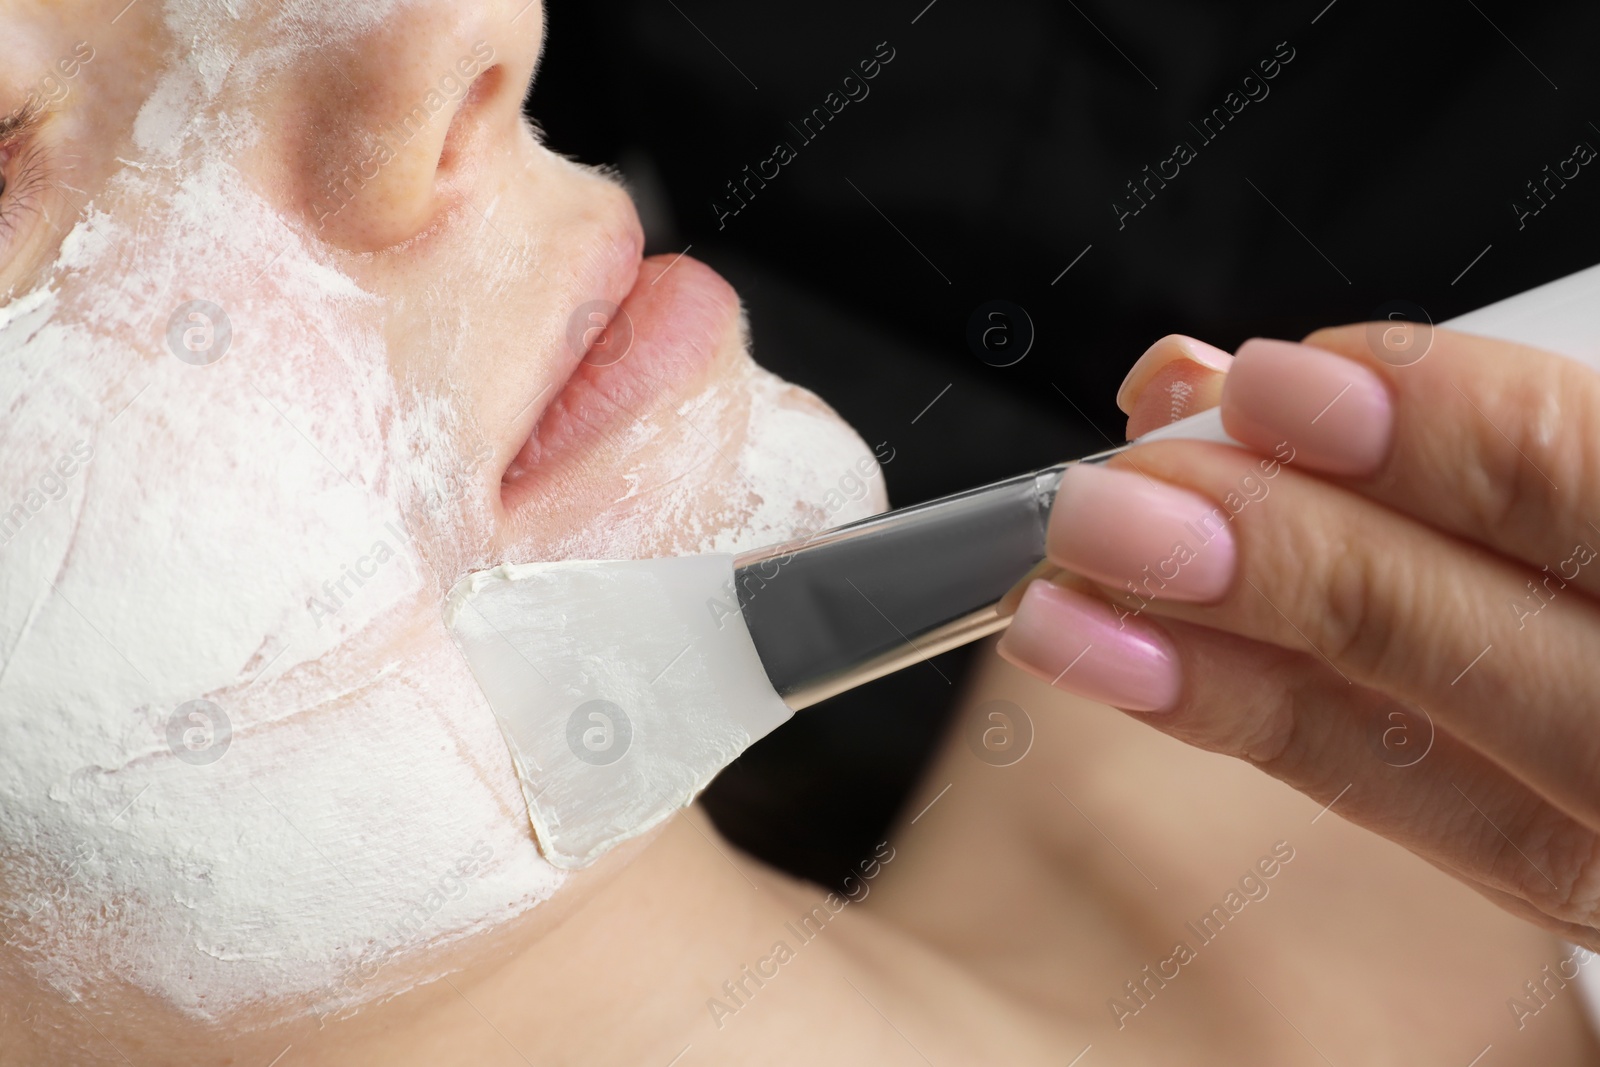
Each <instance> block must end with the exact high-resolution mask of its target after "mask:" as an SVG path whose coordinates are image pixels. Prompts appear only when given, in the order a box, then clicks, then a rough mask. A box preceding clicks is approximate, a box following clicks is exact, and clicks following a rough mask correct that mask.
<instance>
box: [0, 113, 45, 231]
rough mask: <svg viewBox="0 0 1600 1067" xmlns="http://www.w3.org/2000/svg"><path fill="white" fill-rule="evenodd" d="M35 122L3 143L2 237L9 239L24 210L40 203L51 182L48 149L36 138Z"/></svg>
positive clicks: (0, 151)
mask: <svg viewBox="0 0 1600 1067" xmlns="http://www.w3.org/2000/svg"><path fill="white" fill-rule="evenodd" d="M34 128H35V124H34V123H32V122H30V123H27V124H26V125H24V126H23V127H22V128H20V129H14V130H13V131H12V134H11V136H10V137H9V138H8V139H7V140H6V141H5V142H4V143H0V240H9V239H10V238H11V237H12V236H13V235H14V233H15V231H16V228H17V224H18V223H19V222H20V221H21V220H22V216H23V215H24V213H26V212H28V211H30V210H33V209H34V208H36V207H37V206H38V197H37V194H38V192H39V191H40V190H41V189H42V188H43V187H44V186H45V185H46V184H47V179H46V173H45V166H44V164H45V160H44V152H43V150H42V149H41V148H40V146H39V145H38V143H37V142H36V141H35V140H34V138H33V136H32V133H33V130H34Z"/></svg>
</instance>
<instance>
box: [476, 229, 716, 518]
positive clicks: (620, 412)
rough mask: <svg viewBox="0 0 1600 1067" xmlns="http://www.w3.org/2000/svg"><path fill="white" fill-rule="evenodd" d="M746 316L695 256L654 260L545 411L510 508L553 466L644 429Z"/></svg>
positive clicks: (510, 480) (516, 466)
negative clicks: (618, 431)
mask: <svg viewBox="0 0 1600 1067" xmlns="http://www.w3.org/2000/svg"><path fill="white" fill-rule="evenodd" d="M738 316H739V298H738V295H737V294H736V293H735V292H734V290H733V288H732V286H730V285H729V284H728V283H727V282H726V281H725V280H723V278H722V276H721V275H720V274H718V273H717V272H716V271H714V270H712V269H711V268H710V267H708V266H706V265H705V264H704V263H701V262H700V261H699V260H695V259H690V258H689V257H688V256H676V257H670V256H655V257H652V258H649V259H646V260H645V261H644V262H643V264H642V265H641V266H640V268H639V277H638V281H636V282H635V283H634V286H633V290H632V292H630V293H629V294H628V295H627V296H626V297H624V298H623V301H622V305H621V309H620V311H619V312H618V313H617V314H616V315H615V316H614V317H613V318H612V320H611V322H610V324H609V325H608V326H607V328H606V333H605V334H604V335H602V336H601V337H600V338H598V340H599V342H600V343H598V344H594V345H593V346H592V347H591V348H590V349H589V351H588V354H587V355H585V356H584V359H583V361H582V362H581V363H579V364H578V366H577V369H576V370H574V371H573V373H572V376H571V377H570V378H568V379H567V381H566V383H565V384H564V385H563V386H562V387H561V391H560V392H559V393H557V394H556V396H555V397H554V398H553V399H552V400H551V401H550V402H549V403H548V404H547V405H545V408H544V410H543V412H542V413H541V414H540V416H539V419H538V422H536V423H535V424H534V428H533V432H532V434H530V435H529V437H528V440H527V442H526V443H525V444H524V445H523V446H522V450H521V451H520V452H518V453H517V456H516V458H515V459H513V460H512V461H511V465H510V467H509V468H508V469H507V470H506V473H505V476H504V479H503V485H502V492H503V495H504V496H505V498H506V504H507V506H514V503H515V501H514V500H513V499H512V498H513V497H514V496H515V497H519V498H520V497H523V496H525V495H526V494H528V493H531V492H532V491H533V486H534V483H536V482H537V481H538V480H539V478H540V476H541V474H543V473H544V472H546V471H548V470H549V468H550V467H551V466H553V465H557V464H559V463H560V461H561V460H562V459H565V458H568V457H570V456H574V455H581V454H582V453H583V452H584V450H585V449H586V448H587V447H591V446H593V445H594V444H596V443H598V442H599V441H600V440H602V439H604V438H605V437H606V436H607V435H608V432H609V431H610V429H611V427H612V426H613V425H615V424H617V423H619V422H620V423H632V422H636V421H638V418H639V415H638V413H639V412H640V411H641V410H643V409H646V408H647V407H648V406H649V405H650V402H651V401H652V400H655V399H656V398H658V397H661V396H663V395H674V394H676V393H677V392H678V391H680V390H681V389H682V387H683V386H684V385H685V384H686V383H688V382H690V381H692V380H693V379H694V378H695V377H697V376H699V375H701V374H703V373H704V372H705V370H706V369H707V368H708V367H709V366H710V365H711V363H712V361H713V360H714V359H715V358H716V353H717V351H718V350H719V349H720V348H721V347H722V345H723V343H724V342H725V340H726V338H727V337H728V334H729V332H730V331H732V330H734V329H735V328H736V326H737V323H738ZM597 321H599V320H597ZM577 328H578V329H582V326H581V324H580V326H579V327H577Z"/></svg>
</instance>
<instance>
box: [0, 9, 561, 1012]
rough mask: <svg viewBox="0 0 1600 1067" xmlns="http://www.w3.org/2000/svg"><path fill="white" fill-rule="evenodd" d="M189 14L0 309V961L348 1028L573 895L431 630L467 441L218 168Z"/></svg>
mask: <svg viewBox="0 0 1600 1067" xmlns="http://www.w3.org/2000/svg"><path fill="white" fill-rule="evenodd" d="M168 17H169V18H171V19H173V20H175V21H177V22H181V23H183V28H184V30H185V36H186V37H188V38H191V39H193V40H195V41H196V43H197V45H198V47H196V49H195V50H194V52H193V53H190V54H189V55H188V56H187V57H186V58H185V59H184V60H180V61H178V62H176V63H175V65H174V66H173V67H172V68H171V69H170V70H169V71H168V73H166V74H165V76H164V77H163V78H162V80H161V81H160V83H159V85H158V87H157V88H156V90H155V92H154V94H153V95H152V97H151V98H150V100H149V101H148V102H147V103H146V104H145V106H144V108H143V109H142V111H141V112H140V114H139V118H138V123H137V125H136V127H135V131H134V142H135V147H136V149H137V155H136V158H135V159H134V160H133V161H132V163H131V165H129V166H127V167H125V168H124V169H123V170H121V171H120V172H119V173H118V174H117V175H116V176H115V177H114V178H113V179H112V180H111V181H110V183H109V184H108V186H107V187H106V188H105V189H104V190H103V191H102V192H101V194H100V195H99V196H97V198H96V202H95V203H94V204H92V205H91V206H90V207H89V209H88V211H87V213H86V214H85V216H84V217H82V218H81V219H80V220H79V221H78V223H77V225H76V226H75V227H74V228H73V229H72V230H71V232H70V233H69V234H68V235H67V237H66V238H65V240H64V242H63V245H62V248H61V251H60V254H59V258H58V260H57V262H56V263H55V264H54V265H53V268H52V269H51V271H50V281H49V282H47V283H46V284H45V285H44V286H43V287H41V288H40V289H38V290H36V291H34V292H32V293H29V294H26V295H23V296H21V297H19V298H17V299H16V300H14V301H13V302H12V303H11V304H10V305H9V306H8V307H7V308H5V309H3V310H0V397H3V398H4V401H3V402H4V404H5V412H6V413H5V417H4V419H3V421H0V457H3V462H0V908H3V909H4V911H3V912H0V921H3V922H4V934H5V936H4V938H3V939H0V940H3V941H4V942H5V944H6V947H5V948H4V949H3V950H0V967H3V968H4V969H6V970H7V971H11V972H13V973H14V974H18V975H20V976H21V977H22V979H23V980H24V981H25V982H32V983H38V984H45V985H48V986H51V987H54V988H55V989H56V990H57V991H59V992H60V993H61V994H63V995H64V996H66V997H68V998H69V999H72V998H74V997H78V996H88V995H90V991H91V990H92V989H93V988H97V987H104V986H106V985H108V984H126V985H128V986H131V987H134V988H136V989H140V990H144V991H145V992H147V993H148V994H150V995H152V996H154V997H156V998H158V999H159V1000H161V1001H163V1002H165V1003H167V1004H170V1005H172V1006H174V1007H175V1008H177V1009H179V1010H181V1011H182V1012H185V1013H187V1014H190V1015H192V1016H194V1017H197V1018H201V1019H218V1018H223V1017H226V1016H228V1015H229V1014H230V1013H233V1012H236V1011H238V1010H240V1009H243V1008H246V1007H250V1006H253V1005H257V1004H260V1003H261V1002H269V1003H270V1002H279V1001H293V1002H294V1003H296V1004H297V1005H300V1006H302V1007H304V1006H306V1005H309V1006H310V1007H312V1008H313V1009H315V1010H321V1011H338V1010H341V1009H344V1008H347V1007H350V1006H353V1005H357V1004H360V1003H363V1002H366V1001H369V1000H371V999H373V998H376V997H380V996H384V995H387V994H389V993H392V992H394V991H395V990H396V989H397V988H399V987H401V986H403V984H405V983H407V982H414V981H416V973H415V968H414V967H413V966H411V965H410V963H411V961H408V962H407V964H405V965H402V964H400V963H399V962H398V961H399V960H401V959H402V958H403V957H404V956H405V955H406V954H407V953H409V952H411V951H413V950H415V949H418V948H421V947H424V946H432V945H437V944H441V943H447V942H450V941H453V940H456V939H460V938H462V937H465V936H467V935H470V934H471V933H473V932H474V931H478V930H481V929H484V928H487V927H488V926H490V925H491V924H498V923H501V922H504V921H505V920H507V919H509V918H512V917H514V916H515V915H517V914H518V913H519V912H521V911H523V910H526V909H527V908H530V907H532V906H534V905H536V904H537V903H538V902H540V901H541V900H544V899H546V898H548V897H549V895H550V894H551V893H552V892H554V891H555V890H556V888H557V887H558V886H559V885H560V884H561V882H562V875H561V874H560V873H559V872H557V871H555V870H554V869H553V868H551V867H550V866H549V865H548V864H547V863H545V862H544V860H543V859H542V858H541V857H540V856H539V854H538V852H537V850H536V848H535V847H534V845H533V843H532V842H531V841H530V840H529V837H528V834H527V832H526V826H525V822H524V821H523V819H522V818H521V814H522V812H521V803H520V798H519V796H518V794H517V790H516V786H515V781H514V779H513V778H512V777H511V776H510V773H509V771H508V770H507V769H506V767H505V764H506V754H505V744H504V741H503V740H502V739H501V737H500V735H499V732H498V731H497V729H496V727H495V725H494V723H493V721H492V719H491V718H490V716H489V715H488V714H487V713H486V712H485V710H484V709H483V706H482V698H481V696H480V695H479V694H478V692H477V688H476V686H475V685H474V684H473V682H472V679H471V677H470V676H469V675H468V673H467V671H466V669H465V667H464V666H463V665H462V663H461V662H460V657H459V655H458V654H457V653H456V651H455V649H454V648H453V647H452V646H451V645H450V643H449V641H448V639H447V638H446V637H445V635H444V633H443V632H442V628H441V626H440V624H439V621H438V618H439V606H438V605H439V596H438V587H439V582H440V580H441V579H440V578H439V577H438V573H439V572H438V570H437V568H442V569H444V570H445V572H446V579H448V577H449V571H450V569H451V568H453V567H455V566H458V565H459V559H460V558H461V557H462V554H463V553H464V552H470V551H471V548H472V546H473V545H474V544H480V545H481V544H482V543H483V541H484V540H485V539H486V537H487V531H488V527H487V522H488V519H487V515H477V514H474V513H473V512H472V509H471V506H470V501H468V500H464V499H463V500H459V501H458V503H457V506H456V507H455V508H454V515H453V516H452V517H451V518H450V520H449V521H446V519H445V517H444V516H443V515H442V514H441V513H440V512H437V511H432V510H429V509H427V508H422V507H419V506H418V502H419V501H420V500H422V499H423V498H424V497H425V495H426V494H428V493H429V492H430V490H433V489H435V488H436V487H437V486H438V485H439V484H440V483H441V482H444V481H446V480H448V478H449V476H450V475H451V474H452V473H453V472H454V471H456V470H457V469H458V468H459V467H460V466H461V464H462V462H463V460H462V457H460V456H458V455H457V454H456V451H455V449H454V448H453V447H452V444H451V442H452V440H454V439H459V437H460V435H458V434H455V433H454V429H455V428H454V426H453V425H452V424H451V422H450V415H449V412H448V409H447V408H446V407H445V406H443V405H440V404H438V403H436V402H425V401H424V400H422V399H421V398H417V397H412V396H406V395H402V394H401V392H400V391H399V390H398V389H397V387H396V385H395V383H394V381H393V379H392V377H391V376H390V373H389V366H388V352H387V350H386V348H385V345H384V341H383V336H382V332H381V321H382V314H383V308H382V306H381V303H380V302H379V301H378V300H377V299H376V298H374V297H373V296H371V295H369V294H367V293H365V292H363V291H362V290H361V289H360V288H358V287H357V286H356V285H355V284H354V283H352V282H351V281H350V280H349V279H348V278H347V277H345V276H344V275H343V274H341V273H340V272H339V271H338V270H337V269H335V268H334V267H333V266H332V265H331V262H330V261H329V260H328V258H327V257H326V256H325V255H324V254H323V253H322V252H320V251H319V250H318V249H316V248H314V247H312V246H311V245H310V244H309V243H308V242H307V241H306V240H305V239H304V238H303V237H301V236H299V235H298V233H297V231H296V230H295V229H293V228H291V227H290V226H289V225H288V224H287V223H286V222H285V221H284V220H283V219H282V218H280V217H279V216H278V215H277V214H276V213H275V212H274V211H273V210H271V209H270V208H269V207H268V206H267V205H266V204H265V203H264V202H263V201H261V200H260V198H259V197H258V196H256V195H255V194H254V193H253V192H252V191H251V190H250V188H248V187H247V185H246V183H245V182H244V180H243V179H242V177H241V175H240V174H239V173H238V172H237V171H236V170H235V169H234V168H233V167H232V165H231V164H230V163H229V159H230V157H233V156H234V155H236V154H237V153H238V152H239V151H241V150H243V149H246V148H248V147H250V146H251V145H252V144H253V143H255V142H256V140H257V136H258V134H257V130H256V127H255V125H254V119H253V117H252V116H251V115H250V114H249V113H248V112H243V111H233V112H229V113H226V114H223V113H218V112H217V111H215V110H214V109H213V108H212V107H211V101H212V93H213V92H214V91H215V90H216V88H217V86H216V85H215V84H212V85H208V84H207V80H206V79H207V78H208V77H209V78H211V79H212V80H213V81H216V80H217V71H218V70H219V69H225V68H219V67H218V66H217V65H216V64H215V61H216V60H217V59H218V55H217V54H216V53H215V52H208V51H207V48H206V42H207V41H208V40H215V41H218V42H220V41H222V40H224V39H225V35H223V34H221V33H220V32H213V31H214V28H213V30H207V28H206V27H205V26H203V25H202V24H201V22H200V21H199V20H197V19H194V18H189V19H187V20H186V18H185V15H184V12H183V11H182V9H181V8H180V7H174V6H172V5H169V16H168ZM208 33H211V34H212V35H211V36H207V34H208ZM219 47H220V45H219ZM280 59H281V56H280ZM221 235H226V236H225V237H222V236H221ZM191 301H200V302H197V303H191ZM169 320H170V321H169ZM463 546H465V547H463Z"/></svg>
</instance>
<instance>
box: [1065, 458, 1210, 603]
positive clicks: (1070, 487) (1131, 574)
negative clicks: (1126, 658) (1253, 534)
mask: <svg viewBox="0 0 1600 1067" xmlns="http://www.w3.org/2000/svg"><path fill="white" fill-rule="evenodd" d="M1047 544H1048V548H1049V553H1050V560H1051V562H1053V563H1056V564H1059V565H1060V566H1062V567H1065V568H1067V570H1070V571H1076V572H1077V573H1079V574H1081V575H1083V576H1084V577H1086V578H1093V579H1094V580H1095V581H1097V582H1103V583H1105V584H1106V585H1109V586H1111V587H1113V588H1120V589H1126V590H1127V591H1129V592H1131V593H1134V594H1135V595H1137V596H1139V597H1141V598H1143V599H1145V600H1189V601H1196V602H1205V601H1209V600H1216V599H1217V598H1218V597H1220V596H1222V594H1223V593H1226V592H1227V591H1228V587H1229V586H1230V585H1231V584H1232V583H1233V571H1234V560H1235V557H1236V556H1237V551H1236V549H1235V546H1234V541H1233V531H1232V530H1230V529H1229V527H1228V513H1227V512H1225V511H1223V510H1222V508H1221V507H1220V506H1219V505H1217V504H1216V503H1214V502H1212V501H1210V500H1207V499H1206V498H1205V497H1203V496H1201V495H1200V494H1198V493H1192V492H1190V491H1189V490H1187V489H1179V488H1178V487H1177V486H1173V485H1168V484H1166V483H1165V482H1158V481H1155V480H1153V479H1151V478H1146V477H1145V476H1144V475H1142V474H1139V473H1136V472H1134V471H1128V470H1120V469H1117V468H1114V467H1102V466H1099V465H1098V464H1093V463H1080V464H1077V465H1076V466H1073V467H1068V468H1067V471H1066V473H1065V474H1063V475H1062V476H1061V488H1060V489H1058V490H1057V491H1056V502H1055V505H1054V507H1052V508H1051V511H1050V530H1049V534H1048V536H1047Z"/></svg>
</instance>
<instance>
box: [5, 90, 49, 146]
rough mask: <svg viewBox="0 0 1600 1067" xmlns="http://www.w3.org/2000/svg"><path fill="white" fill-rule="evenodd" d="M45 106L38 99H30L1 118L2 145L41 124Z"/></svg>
mask: <svg viewBox="0 0 1600 1067" xmlns="http://www.w3.org/2000/svg"><path fill="white" fill-rule="evenodd" d="M43 116H44V108H43V107H42V106H41V105H40V104H39V102H38V101H37V100H29V101H28V102H27V103H25V104H23V105H22V106H21V107H19V108H17V109H16V110H15V111H13V112H12V113H11V114H9V115H7V116H5V117H4V118H0V145H3V144H6V143H7V142H9V141H14V140H16V139H17V138H18V137H19V136H21V135H22V134H24V133H27V132H28V131H29V130H31V129H33V128H34V127H36V126H38V125H39V120H40V119H41V118H43Z"/></svg>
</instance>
